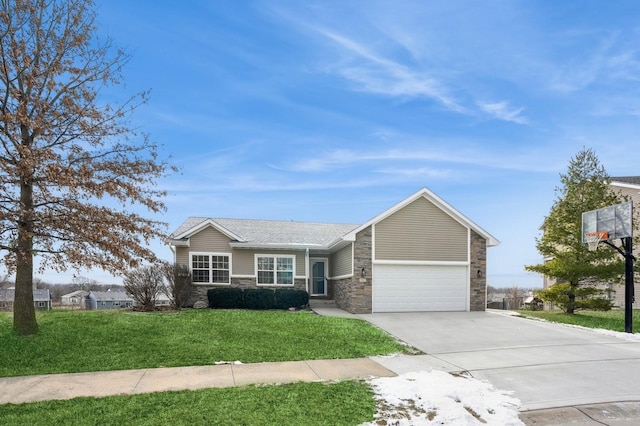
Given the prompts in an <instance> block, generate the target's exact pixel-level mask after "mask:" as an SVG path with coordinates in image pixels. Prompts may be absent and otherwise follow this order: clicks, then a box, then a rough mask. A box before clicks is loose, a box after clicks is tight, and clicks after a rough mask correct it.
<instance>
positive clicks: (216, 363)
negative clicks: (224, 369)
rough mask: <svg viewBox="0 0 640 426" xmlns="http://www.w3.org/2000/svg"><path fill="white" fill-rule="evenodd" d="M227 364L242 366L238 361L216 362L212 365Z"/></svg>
mask: <svg viewBox="0 0 640 426" xmlns="http://www.w3.org/2000/svg"><path fill="white" fill-rule="evenodd" d="M227 364H231V365H239V364H242V362H240V361H216V362H214V363H213V365H227Z"/></svg>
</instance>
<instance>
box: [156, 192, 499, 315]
mask: <svg viewBox="0 0 640 426" xmlns="http://www.w3.org/2000/svg"><path fill="white" fill-rule="evenodd" d="M168 243H169V244H170V246H171V249H172V251H173V253H174V261H175V262H176V263H179V264H185V265H189V267H190V268H191V271H192V274H193V283H194V285H195V286H196V291H195V293H196V297H197V299H196V300H203V301H206V300H207V299H206V291H207V289H209V288H214V287H224V286H233V287H241V288H296V289H302V290H306V291H307V292H308V293H309V295H310V298H311V299H326V300H333V301H335V303H336V305H337V306H338V307H339V308H341V309H344V310H346V311H348V312H352V313H370V312H403V311H404V312H410V311H481V310H484V309H485V307H486V270H487V257H486V250H487V247H492V246H496V245H498V244H499V241H498V240H496V239H495V238H494V237H493V236H492V235H491V234H489V233H488V232H487V231H485V230H484V229H482V228H481V227H479V226H478V225H476V224H475V223H474V222H472V221H471V220H470V219H468V218H467V217H465V216H464V215H463V214H462V213H460V212H459V211H457V210H456V209H454V208H453V207H452V206H450V205H449V204H447V203H446V202H445V201H444V200H442V199H441V198H439V197H438V196H437V195H435V194H434V193H433V192H431V191H430V190H428V189H427V188H423V189H421V190H420V191H418V192H416V193H415V194H413V195H411V196H410V197H408V198H406V199H404V200H402V201H400V202H399V203H397V204H396V205H394V206H392V207H391V208H389V209H387V210H385V211H384V212H382V213H380V214H379V215H377V216H375V217H374V218H373V219H371V220H369V221H368V222H366V223H364V224H359V225H358V224H352V225H347V224H333V223H303V222H288V221H269V220H247V219H216V218H210V217H190V218H188V219H187V220H186V221H185V222H184V223H183V224H182V225H180V226H179V227H178V228H177V229H176V230H175V231H174V232H173V233H172V234H171V235H170V236H169V238H168Z"/></svg>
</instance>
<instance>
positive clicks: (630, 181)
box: [605, 176, 640, 308]
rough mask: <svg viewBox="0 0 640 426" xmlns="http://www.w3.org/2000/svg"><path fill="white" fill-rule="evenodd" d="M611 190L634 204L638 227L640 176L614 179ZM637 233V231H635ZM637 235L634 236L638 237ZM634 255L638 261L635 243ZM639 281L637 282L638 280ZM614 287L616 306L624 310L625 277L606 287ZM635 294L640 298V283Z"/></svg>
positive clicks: (636, 284) (638, 253) (637, 284)
mask: <svg viewBox="0 0 640 426" xmlns="http://www.w3.org/2000/svg"><path fill="white" fill-rule="evenodd" d="M610 186H611V188H612V189H613V190H614V191H616V192H618V193H619V194H620V195H622V196H626V197H628V198H629V200H630V201H632V202H633V208H634V215H633V216H634V217H633V221H634V222H633V223H634V225H636V226H637V223H636V221H637V218H638V217H640V213H639V212H638V209H640V176H624V177H622V176H621V177H612V178H611V184H610ZM634 232H637V229H634ZM636 236H637V235H634V237H636ZM634 244H635V246H634V250H633V254H634V256H635V257H636V259H638V257H639V256H640V247H639V246H638V244H636V243H635V242H634ZM636 281H637V280H636ZM610 287H612V290H613V291H615V293H613V294H612V299H613V304H614V306H618V307H621V308H624V277H623V278H622V279H621V281H620V284H614V285H613V286H610V285H605V290H608V289H609V288H610ZM634 293H635V294H636V295H637V296H638V297H640V283H638V282H635V283H634ZM637 306H638V305H637V303H634V307H635V308H637Z"/></svg>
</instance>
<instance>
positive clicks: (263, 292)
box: [244, 288, 276, 309]
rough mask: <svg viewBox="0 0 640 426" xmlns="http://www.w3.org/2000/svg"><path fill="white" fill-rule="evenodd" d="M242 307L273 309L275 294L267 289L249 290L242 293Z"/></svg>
mask: <svg viewBox="0 0 640 426" xmlns="http://www.w3.org/2000/svg"><path fill="white" fill-rule="evenodd" d="M244 307H245V308H247V309H275V307H276V297H275V292H274V291H273V290H270V289H268V288H249V289H246V290H245V291H244Z"/></svg>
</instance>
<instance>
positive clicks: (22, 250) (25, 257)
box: [13, 177, 38, 335]
mask: <svg viewBox="0 0 640 426" xmlns="http://www.w3.org/2000/svg"><path fill="white" fill-rule="evenodd" d="M20 206H21V208H20V219H19V220H18V241H17V247H16V248H17V253H16V292H15V297H14V300H13V328H14V330H15V331H16V332H17V333H18V334H21V335H29V334H36V333H37V332H38V323H37V321H36V310H35V306H34V305H33V183H32V180H31V177H23V178H22V179H21V180H20Z"/></svg>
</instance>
